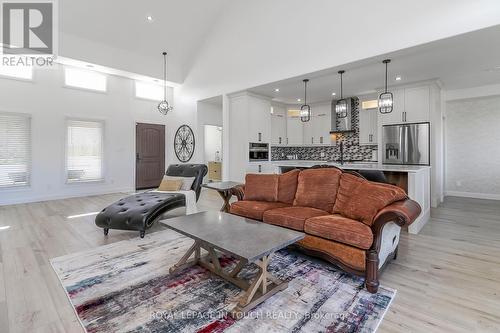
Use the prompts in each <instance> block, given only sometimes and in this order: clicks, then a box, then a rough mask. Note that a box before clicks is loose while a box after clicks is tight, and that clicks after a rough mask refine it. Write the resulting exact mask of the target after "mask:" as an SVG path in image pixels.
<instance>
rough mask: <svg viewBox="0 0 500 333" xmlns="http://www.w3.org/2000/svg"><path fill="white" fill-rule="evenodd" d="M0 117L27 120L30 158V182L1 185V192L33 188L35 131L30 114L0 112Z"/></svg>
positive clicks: (28, 158)
mask: <svg viewBox="0 0 500 333" xmlns="http://www.w3.org/2000/svg"><path fill="white" fill-rule="evenodd" d="M0 115H7V116H17V117H23V118H26V119H27V121H28V136H29V137H28V156H27V161H26V172H27V173H28V180H27V182H26V184H17V185H16V184H12V185H3V186H2V185H0V191H5V190H12V189H26V188H31V180H32V164H33V131H32V118H31V115H30V114H27V113H19V112H5V111H2V110H0Z"/></svg>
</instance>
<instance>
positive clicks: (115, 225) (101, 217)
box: [95, 164, 208, 238]
mask: <svg viewBox="0 0 500 333" xmlns="http://www.w3.org/2000/svg"><path fill="white" fill-rule="evenodd" d="M207 172H208V168H207V166H206V165H204V164H173V165H170V166H169V167H168V169H167V171H166V172H165V174H166V175H167V176H175V177H195V179H194V182H193V185H192V186H191V189H192V190H193V191H195V193H196V201H198V199H199V198H200V193H201V185H202V183H203V177H205V175H206V174H207ZM185 206H186V197H185V196H184V194H180V193H179V194H177V193H160V192H144V193H138V194H135V195H131V196H129V197H126V198H123V199H121V200H119V201H117V202H115V203H113V204H112V205H110V206H108V207H106V208H104V209H103V210H102V211H101V212H100V213H99V214H98V215H97V216H96V218H95V224H96V225H97V226H98V227H101V228H103V229H104V235H107V234H108V232H109V229H119V230H137V231H139V232H140V236H141V238H142V237H144V235H145V233H146V229H148V228H150V227H151V226H152V225H153V224H154V223H155V222H156V221H158V220H159V219H160V218H161V216H162V215H163V214H164V213H166V212H168V211H169V210H172V209H175V208H179V207H185Z"/></svg>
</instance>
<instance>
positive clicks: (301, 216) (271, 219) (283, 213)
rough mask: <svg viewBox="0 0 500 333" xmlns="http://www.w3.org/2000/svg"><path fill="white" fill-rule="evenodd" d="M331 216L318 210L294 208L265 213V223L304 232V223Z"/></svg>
mask: <svg viewBox="0 0 500 333" xmlns="http://www.w3.org/2000/svg"><path fill="white" fill-rule="evenodd" d="M329 214H330V213H328V212H326V211H324V210H321V209H317V208H310V207H299V206H293V207H285V208H277V209H271V210H268V211H266V212H265V213H264V219H263V221H264V222H265V223H269V224H274V225H279V226H281V227H285V228H290V229H295V230H299V231H303V230H304V223H305V221H306V220H307V219H308V218H311V217H316V216H322V215H329Z"/></svg>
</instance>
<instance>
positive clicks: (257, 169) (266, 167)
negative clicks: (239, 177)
mask: <svg viewBox="0 0 500 333" xmlns="http://www.w3.org/2000/svg"><path fill="white" fill-rule="evenodd" d="M275 172H276V168H275V166H274V165H273V164H271V163H269V162H262V163H257V162H255V163H248V164H247V168H246V173H263V174H273V173H275Z"/></svg>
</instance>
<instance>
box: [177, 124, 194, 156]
mask: <svg viewBox="0 0 500 333" xmlns="http://www.w3.org/2000/svg"><path fill="white" fill-rule="evenodd" d="M194 147H195V141H194V133H193V130H192V129H191V127H189V126H188V125H182V126H181V127H179V128H178V129H177V132H175V138H174V151H175V155H176V156H177V158H178V159H179V161H181V162H183V163H186V162H189V160H190V159H191V158H192V157H193V154H194Z"/></svg>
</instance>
